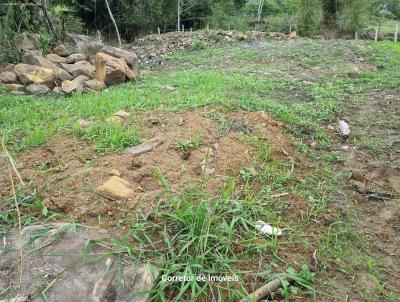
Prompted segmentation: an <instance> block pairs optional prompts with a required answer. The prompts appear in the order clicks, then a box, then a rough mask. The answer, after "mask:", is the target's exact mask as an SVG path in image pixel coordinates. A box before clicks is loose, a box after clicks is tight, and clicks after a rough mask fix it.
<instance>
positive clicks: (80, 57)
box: [67, 53, 87, 64]
mask: <svg viewBox="0 0 400 302" xmlns="http://www.w3.org/2000/svg"><path fill="white" fill-rule="evenodd" d="M86 59H87V57H86V55H84V54H82V53H74V54H72V55H70V56H68V58H67V63H69V64H71V63H75V62H79V61H86Z"/></svg>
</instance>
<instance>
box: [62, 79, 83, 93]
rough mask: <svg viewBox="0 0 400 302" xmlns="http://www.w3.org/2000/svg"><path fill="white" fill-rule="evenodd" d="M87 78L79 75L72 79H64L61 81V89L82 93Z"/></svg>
mask: <svg viewBox="0 0 400 302" xmlns="http://www.w3.org/2000/svg"><path fill="white" fill-rule="evenodd" d="M87 80H88V77H86V76H84V75H80V76H78V77H76V78H75V79H73V80H72V81H68V80H67V81H64V82H62V83H61V89H62V91H64V92H65V93H72V92H78V93H82V92H83V89H84V85H85V82H86V81H87Z"/></svg>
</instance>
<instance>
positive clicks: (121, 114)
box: [114, 110, 131, 119]
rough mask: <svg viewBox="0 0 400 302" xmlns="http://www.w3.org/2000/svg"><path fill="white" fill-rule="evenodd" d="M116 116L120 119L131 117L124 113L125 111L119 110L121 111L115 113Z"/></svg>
mask: <svg viewBox="0 0 400 302" xmlns="http://www.w3.org/2000/svg"><path fill="white" fill-rule="evenodd" d="M114 115H115V116H119V117H120V118H123V119H125V118H127V117H129V116H130V115H131V114H130V113H128V112H126V111H124V110H119V111H117V112H115V114H114Z"/></svg>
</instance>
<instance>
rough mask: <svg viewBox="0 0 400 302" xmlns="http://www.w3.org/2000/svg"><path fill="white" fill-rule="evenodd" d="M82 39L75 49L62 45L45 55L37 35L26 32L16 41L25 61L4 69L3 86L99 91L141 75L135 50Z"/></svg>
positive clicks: (0, 77) (16, 90) (23, 91)
mask: <svg viewBox="0 0 400 302" xmlns="http://www.w3.org/2000/svg"><path fill="white" fill-rule="evenodd" d="M83 37H86V36H83ZM79 38H80V36H79V35H76V39H77V40H75V39H73V38H72V40H73V41H74V42H75V46H72V48H74V49H75V51H73V52H72V51H70V50H69V49H68V48H67V47H65V46H64V45H62V44H60V45H58V46H56V47H55V48H54V49H53V52H52V53H50V54H47V55H46V56H44V55H43V54H42V52H41V51H40V50H39V49H38V44H39V43H38V41H35V39H37V37H36V36H35V35H30V34H26V35H25V36H24V37H23V39H22V40H18V41H16V48H17V50H18V51H20V52H21V53H23V55H22V60H21V61H22V62H21V63H19V64H16V65H14V64H9V65H7V66H6V67H5V68H3V70H2V72H1V73H0V86H2V87H5V88H7V89H9V90H10V91H11V93H13V94H26V93H27V94H32V95H40V94H46V93H49V92H51V91H53V92H56V93H61V92H64V93H73V92H79V93H81V92H98V91H100V90H102V89H104V88H105V87H107V86H110V85H114V84H119V83H122V82H124V81H126V80H133V79H135V78H136V76H137V75H138V71H139V63H138V59H137V56H136V54H135V53H133V52H132V51H129V50H124V49H120V48H117V47H112V46H108V45H104V44H103V43H97V46H96V47H95V48H93V45H92V44H91V43H86V44H85V45H82V44H81V43H78V42H77V41H78V40H79Z"/></svg>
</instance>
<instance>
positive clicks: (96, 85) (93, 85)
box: [85, 79, 106, 91]
mask: <svg viewBox="0 0 400 302" xmlns="http://www.w3.org/2000/svg"><path fill="white" fill-rule="evenodd" d="M85 84H86V87H88V88H90V89H92V90H94V91H101V90H103V89H104V88H106V84H104V82H102V81H99V80H97V79H93V80H89V81H86V82H85Z"/></svg>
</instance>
